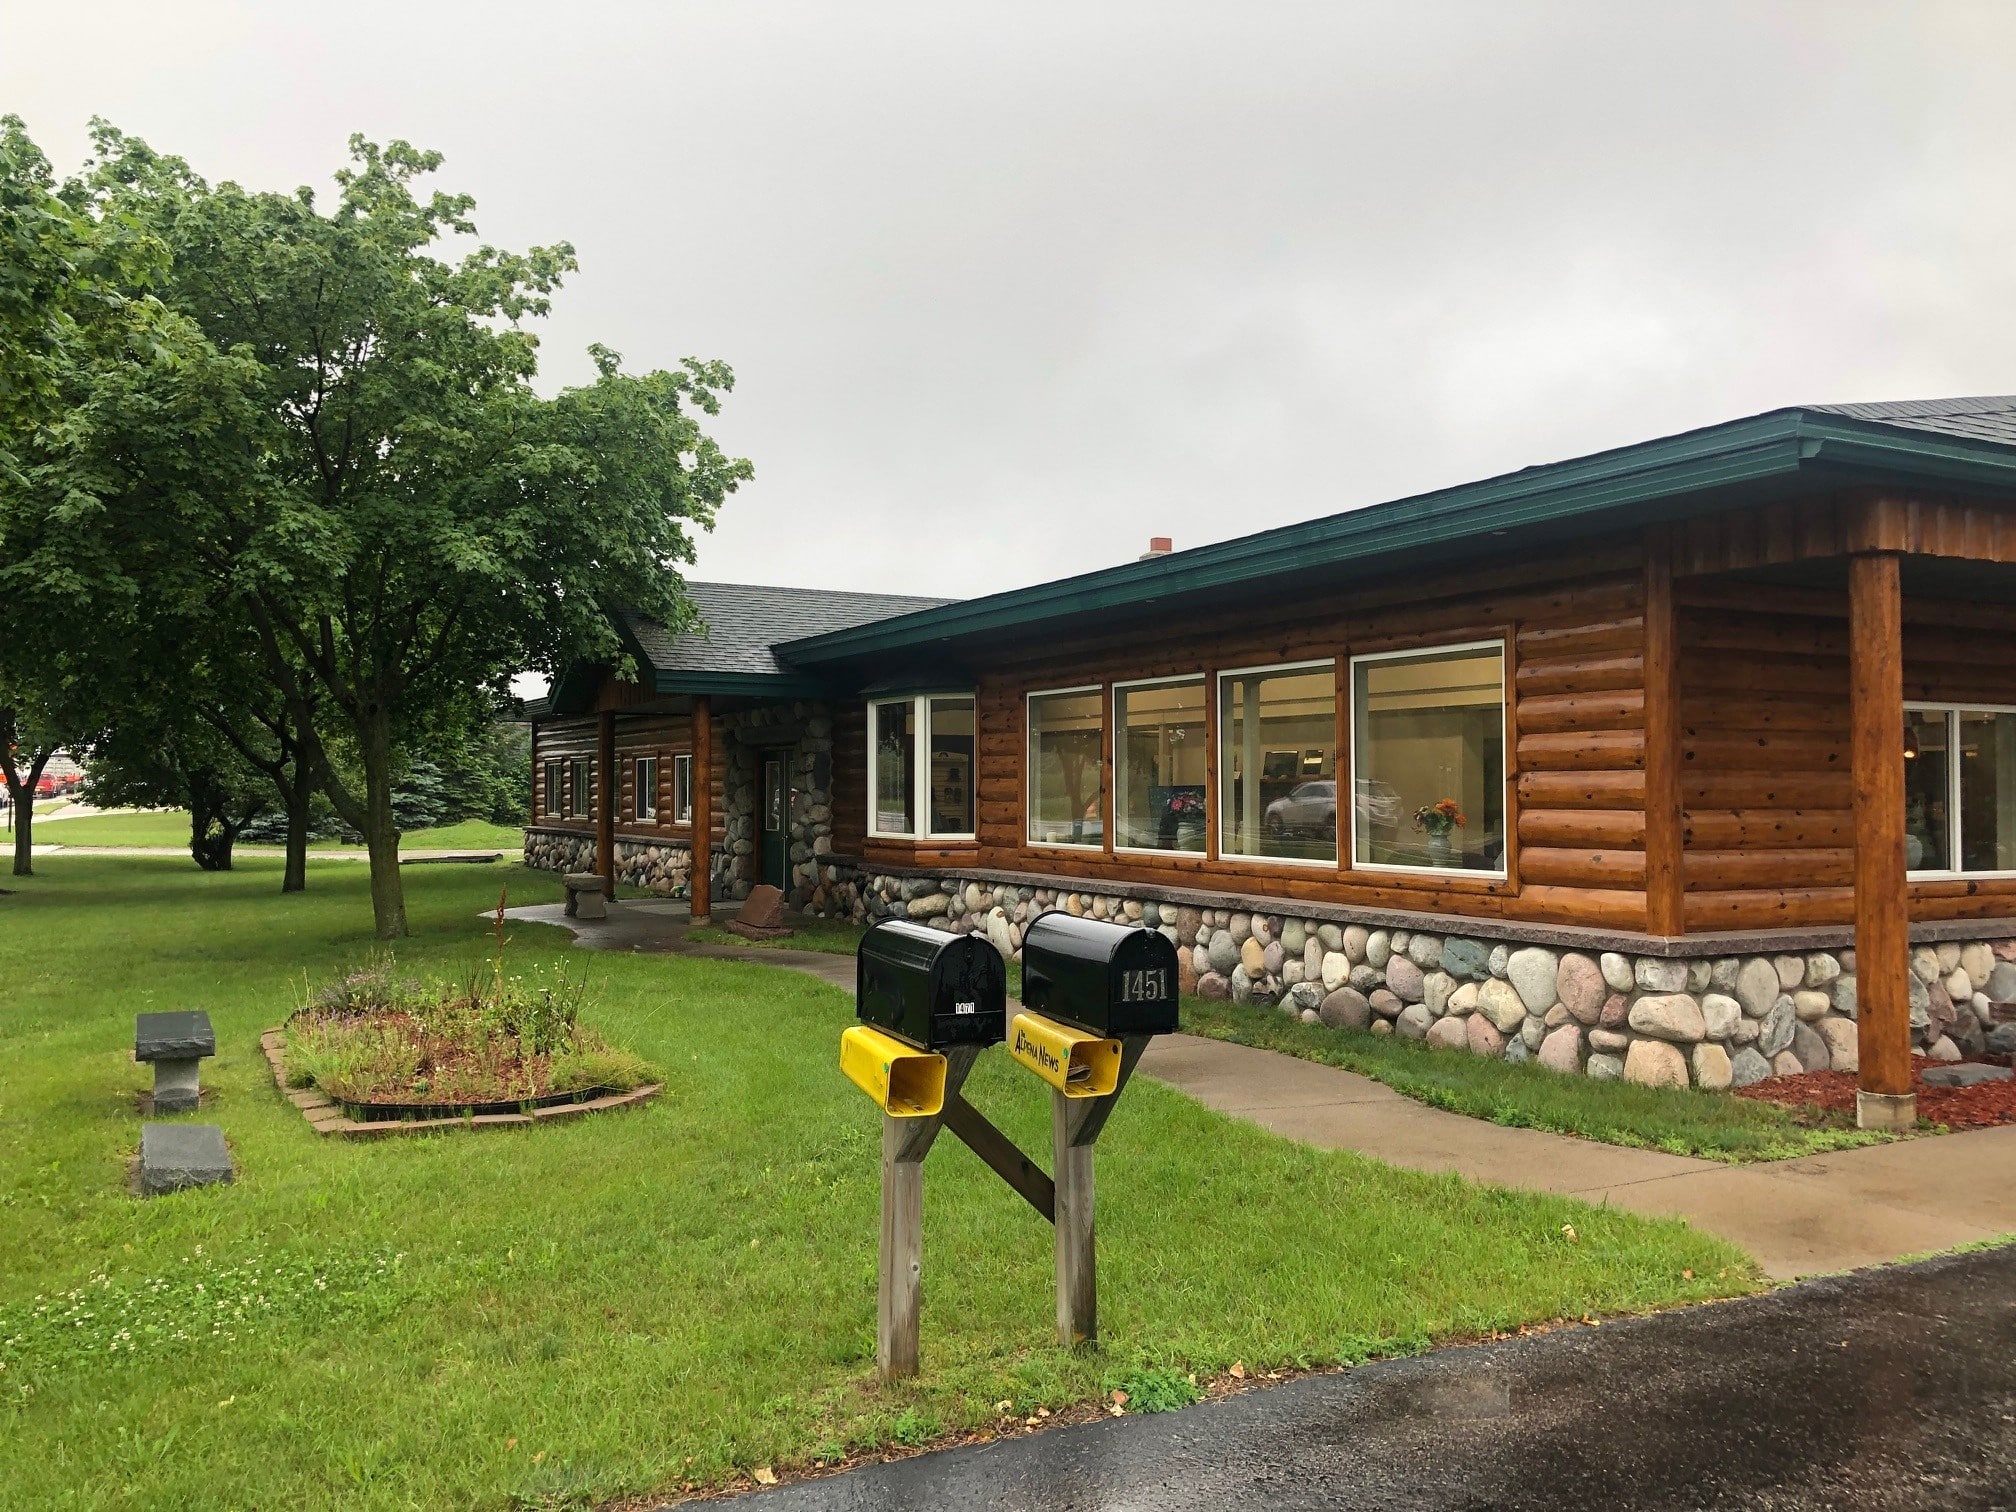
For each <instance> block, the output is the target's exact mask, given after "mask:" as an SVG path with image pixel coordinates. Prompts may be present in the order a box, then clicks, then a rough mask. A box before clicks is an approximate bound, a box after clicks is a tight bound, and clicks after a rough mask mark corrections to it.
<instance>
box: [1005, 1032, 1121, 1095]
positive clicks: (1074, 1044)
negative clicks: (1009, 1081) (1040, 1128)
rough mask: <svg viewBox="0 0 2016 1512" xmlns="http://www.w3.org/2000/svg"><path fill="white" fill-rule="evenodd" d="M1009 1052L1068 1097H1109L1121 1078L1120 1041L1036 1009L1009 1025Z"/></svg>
mask: <svg viewBox="0 0 2016 1512" xmlns="http://www.w3.org/2000/svg"><path fill="white" fill-rule="evenodd" d="M1008 1053H1009V1054H1010V1055H1012V1056H1014V1057H1015V1059H1016V1060H1018V1061H1020V1062H1021V1063H1022V1064H1023V1065H1025V1066H1027V1067H1028V1068H1029V1069H1030V1070H1031V1071H1034V1072H1035V1073H1036V1074H1037V1075H1038V1076H1040V1077H1042V1078H1043V1080H1045V1081H1046V1082H1048V1083H1050V1085H1051V1086H1053V1087H1055V1088H1056V1089H1057V1090H1058V1091H1059V1092H1062V1093H1063V1094H1064V1095H1065V1096H1066V1097H1105V1096H1106V1095H1107V1094H1108V1093H1110V1092H1111V1091H1112V1090H1113V1088H1114V1086H1115V1085H1116V1084H1117V1083H1118V1082H1119V1080H1120V1041H1118V1040H1114V1039H1101V1038H1099V1036H1098V1035H1096V1034H1087V1033H1085V1031H1084V1030H1082V1029H1072V1028H1069V1027H1067V1026H1065V1025H1063V1024H1060V1023H1058V1022H1057V1021H1056V1020H1055V1019H1047V1018H1044V1017H1043V1016H1042V1015H1041V1014H1036V1013H1018V1014H1016V1015H1015V1017H1014V1019H1013V1020H1012V1021H1010V1023H1009V1025H1008Z"/></svg>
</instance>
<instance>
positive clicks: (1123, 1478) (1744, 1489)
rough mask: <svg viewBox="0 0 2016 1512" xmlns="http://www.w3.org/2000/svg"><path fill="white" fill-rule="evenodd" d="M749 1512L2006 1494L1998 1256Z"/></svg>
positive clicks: (1998, 1500) (968, 1454)
mask: <svg viewBox="0 0 2016 1512" xmlns="http://www.w3.org/2000/svg"><path fill="white" fill-rule="evenodd" d="M748 1500H749V1501H750V1502H751V1503H752V1512H808V1509H817V1512H868V1509H874V1512H951V1509H964V1508H986V1509H990V1512H992V1509H999V1512H1010V1509H1014V1512H1022V1509H1029V1512H1039V1509H1040V1512H1067V1509H1068V1512H1089V1509H1094V1508H1100V1509H1107V1508H1111V1509H1119V1508H1127V1509H1134V1508H1144V1509H1145V1508H1156V1509H1163V1508H1168V1509H1190V1508H1196V1509H1202V1508H1214V1509H1215V1508H1225V1507H1266V1508H1315V1507H1325V1508H1328V1507H1378V1508H1389V1507H1390V1508H1479V1509H1481V1508H1521V1507H1535V1508H1537V1507H1548V1508H1557V1509H1571V1508H1574V1509H1580V1508H1592V1509H1593V1508H1604V1509H1609V1508H1620V1507H1634V1508H1636V1507H1654V1508H1665V1507H1674V1508H1681V1507H1685V1508H1695V1507H1754V1508H1794V1507H1797V1508H1806V1507H1844V1508H1845V1507H1855V1508H1858V1509H1860V1508H1897V1509H1904V1508H1911V1509H1944V1508H1989V1507H2016V1249H2009V1248H2004V1249H1997V1250H1989V1251H1979V1252H1975V1253H1971V1254H1965V1255H1957V1256H1949V1257H1945V1258H1942V1259H1938V1260H1932V1261H1926V1262H1923V1263H1920V1264H1917V1265H1909V1266H1894V1267H1891V1268H1888V1269H1884V1270H1874V1271H1863V1272H1858V1273H1856V1274H1854V1275H1850V1276H1846V1277H1838V1278H1831V1279H1825V1280H1819V1281H1812V1282H1807V1283H1805V1284H1804V1285H1800V1286H1796V1287H1790V1288H1787V1289H1785V1290H1783V1291H1779V1292H1774V1293H1772V1294H1770V1295H1768V1296H1764V1297H1756V1298H1749V1299H1745V1300H1743V1301H1740V1302H1730V1303H1723V1304H1720V1305H1716V1306H1709V1307H1700V1308H1694V1309H1691V1310H1688V1311H1685V1312H1676V1313H1668V1314H1665V1315H1663V1316H1660V1317H1656V1318H1646V1319H1638V1320H1633V1321H1628V1322H1619V1323H1612V1324H1606V1325H1604V1326H1603V1327H1601V1328H1572V1329H1564V1330H1560V1331H1557V1332H1555V1333H1551V1334H1545V1335H1540V1336H1535V1337H1531V1338H1525V1339H1516V1340H1509V1341H1506V1342H1504V1343H1499V1344H1490V1345H1480V1346H1474V1347H1469V1348H1461V1349H1446V1350H1441V1351H1438V1352H1436V1353H1433V1354H1430V1355H1426V1356H1423V1357H1422V1358H1420V1359H1415V1360H1400V1361H1390V1362H1384V1363H1379V1364H1374V1365H1368V1366H1364V1367H1362V1368H1360V1369H1357V1370H1352V1371H1345V1372H1342V1373H1340V1374H1334V1375H1325V1376H1313V1377H1308V1378H1305V1379H1303V1380H1300V1381H1295V1382H1291V1383H1289V1384H1286V1385H1283V1386H1277V1387H1271V1388H1263V1389H1258V1390H1254V1391H1251V1392H1248V1393H1246V1394H1245V1395H1242V1396H1238V1397H1233V1398H1230V1399H1227V1400H1224V1401H1220V1402H1214V1403H1208V1404H1205V1405H1203V1406H1199V1407H1193V1408H1190V1409H1188V1410H1186V1411H1183V1412H1175V1413H1167V1414H1163V1415H1160V1416H1155V1417H1130V1418H1118V1419H1108V1420H1105V1421H1101V1422H1097V1423H1089V1424H1086V1425H1084V1426H1082V1427H1073V1428H1060V1429H1055V1430H1053V1431H1051V1432H1048V1433H1042V1434H1036V1435H1032V1436H1030V1437H1026V1438H1019V1439H1013V1440H1007V1441H1004V1442H1001V1443H996V1444H989V1445H984V1446H978V1447H974V1448H965V1449H953V1450H947V1451H944V1452H942V1453H938V1454H930V1455H924V1456H920V1457H918V1458H915V1459H909V1460H902V1461H898V1462H896V1463H893V1464H887V1465H876V1466H871V1467H868V1468H865V1469H862V1470H856V1471H853V1472H850V1473H848V1474H845V1475H837V1476H833V1477H831V1478H829V1479H825V1480H815V1481H804V1482H799V1483H797V1484H794V1485H788V1486H783V1487H779V1488H778V1489H776V1490H774V1491H764V1492H759V1493H757V1494H756V1495H754V1496H753V1497H751V1498H748Z"/></svg>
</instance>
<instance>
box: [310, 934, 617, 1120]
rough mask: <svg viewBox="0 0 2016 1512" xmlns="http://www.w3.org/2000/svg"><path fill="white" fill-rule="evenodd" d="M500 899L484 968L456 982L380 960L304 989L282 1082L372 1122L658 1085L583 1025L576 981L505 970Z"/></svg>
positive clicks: (545, 968)
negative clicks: (412, 974)
mask: <svg viewBox="0 0 2016 1512" xmlns="http://www.w3.org/2000/svg"><path fill="white" fill-rule="evenodd" d="M504 903H505V899H504V898H503V897H502V896H500V897H499V899H498V903H497V915H496V938H497V948H496V951H495V953H494V954H493V956H492V957H491V960H490V962H489V963H488V966H487V968H485V967H479V968H476V969H474V970H472V971H471V972H470V973H469V974H468V975H467V976H466V977H465V978H464V979H463V980H461V981H459V982H454V981H446V980H442V979H440V978H438V977H437V978H428V979H421V978H416V977H408V976H404V975H402V974H401V973H400V971H399V967H398V962H397V961H396V960H395V959H394V957H393V956H392V955H390V954H389V953H387V954H382V955H376V956H373V957H372V958H371V959H370V960H368V961H367V962H365V964H363V965H362V966H360V967H358V968H356V969H354V970H351V971H347V972H344V973H343V974H341V975H339V976H337V977H336V978H334V979H333V980H331V981H328V982H325V983H324V984H323V985H322V986H321V987H320V988H317V989H313V990H311V991H308V992H306V993H304V996H303V1001H302V1002H301V1003H300V1005H299V1006H298V1007H297V1008H296V1009H295V1011H294V1013H293V1014H292V1016H291V1017H289V1019H288V1020H287V1045H286V1051H285V1064H286V1068H287V1081H288V1084H289V1085H290V1086H296V1087H311V1086H312V1087H315V1088H318V1089H319V1090H320V1091H322V1092H323V1093H325V1094H326V1095H327V1096H329V1097H331V1098H333V1099H335V1100H336V1101H337V1102H339V1103H342V1104H344V1105H345V1107H346V1108H347V1109H350V1110H353V1116H358V1115H361V1116H364V1117H371V1116H374V1115H376V1116H385V1115H387V1114H393V1113H402V1112H406V1111H412V1110H426V1109H439V1108H457V1109H461V1108H468V1109H473V1110H502V1109H516V1108H524V1107H528V1106H539V1105H542V1104H545V1103H550V1102H555V1101H564V1100H566V1099H569V1098H575V1097H588V1096H595V1095H600V1094H602V1093H605V1092H628V1091H631V1090H632V1089H634V1088H636V1087H641V1086H643V1085H645V1084H646V1083H647V1082H650V1081H654V1080H656V1079H657V1076H656V1072H655V1071H654V1070H653V1068H652V1067H651V1065H650V1064H649V1063H648V1062H646V1061H645V1060H644V1059H643V1058H642V1057H641V1056H638V1055H636V1054H633V1053H632V1052H630V1051H629V1050H626V1049H622V1048H620V1047H618V1046H615V1045H612V1044H610V1043H609V1042H608V1040H606V1039H605V1038H603V1036H602V1035H601V1034H600V1033H599V1032H598V1031H596V1030H595V1029H593V1028H591V1027H589V1026H588V1025H585V1024H583V1023H582V1022H581V1017H580V1015H581V1006H582V1002H583V999H584V998H585V996H586V992H587V978H586V977H585V975H584V976H581V977H578V978H575V977H570V976H569V975H568V974H567V973H566V971H565V970H564V969H563V968H561V967H558V966H553V965H549V964H545V963H537V962H535V963H534V964H533V965H532V966H530V967H529V968H528V969H527V970H525V971H524V972H509V971H507V970H506V969H505V964H504V955H505V946H506V944H507V943H508V941H507V938H506V936H505V935H504V931H503V917H504Z"/></svg>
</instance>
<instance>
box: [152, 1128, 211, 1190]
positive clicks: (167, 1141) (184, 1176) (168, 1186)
mask: <svg viewBox="0 0 2016 1512" xmlns="http://www.w3.org/2000/svg"><path fill="white" fill-rule="evenodd" d="M233 1175H234V1173H233V1172H232V1169H231V1152H230V1151H229V1150H227V1149H225V1148H224V1131H223V1130H222V1129H220V1128H218V1127H217V1125H215V1124H152V1123H150V1124H142V1125H141V1126H140V1190H141V1192H143V1193H144V1194H145V1195H147V1196H149V1197H158V1196H160V1195H161V1194H162V1193H163V1192H179V1191H181V1190H182V1189H183V1188H184V1187H199V1186H218V1185H220V1184H223V1183H226V1182H229V1181H231V1180H232V1179H233Z"/></svg>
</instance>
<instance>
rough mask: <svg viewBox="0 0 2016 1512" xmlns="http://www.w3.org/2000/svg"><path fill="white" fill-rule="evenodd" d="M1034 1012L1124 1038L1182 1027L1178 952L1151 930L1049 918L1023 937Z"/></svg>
mask: <svg viewBox="0 0 2016 1512" xmlns="http://www.w3.org/2000/svg"><path fill="white" fill-rule="evenodd" d="M1022 1002H1023V1004H1024V1005H1025V1006H1026V1007H1027V1008H1028V1009H1029V1011H1030V1012H1032V1013H1040V1014H1042V1015H1043V1016H1044V1017H1045V1018H1051V1019H1056V1020H1057V1021H1058V1022H1060V1023H1065V1024H1070V1025H1071V1026H1073V1027H1074V1028H1078V1029H1083V1030H1084V1031H1085V1032H1086V1033H1087V1034H1097V1035H1103V1036H1104V1037H1106V1038H1108V1039H1118V1038H1119V1037H1121V1036H1122V1035H1128V1034H1173V1033H1174V1032H1175V1030H1176V947H1175V946H1174V945H1172V944H1170V943H1169V941H1168V938H1167V937H1166V936H1164V935H1161V934H1158V933H1157V932H1156V931H1154V930H1152V929H1129V928H1127V927H1126V926H1125V925H1124V924H1108V923H1105V922H1103V921H1101V920H1099V919H1081V918H1077V917H1074V916H1073V915H1071V914H1067V913H1047V914H1044V915H1043V917H1041V918H1040V919H1038V920H1036V922H1035V923H1033V924H1031V925H1030V926H1029V931H1028V933H1027V934H1025V935H1023V937H1022Z"/></svg>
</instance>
